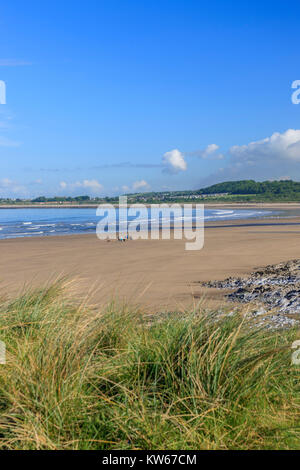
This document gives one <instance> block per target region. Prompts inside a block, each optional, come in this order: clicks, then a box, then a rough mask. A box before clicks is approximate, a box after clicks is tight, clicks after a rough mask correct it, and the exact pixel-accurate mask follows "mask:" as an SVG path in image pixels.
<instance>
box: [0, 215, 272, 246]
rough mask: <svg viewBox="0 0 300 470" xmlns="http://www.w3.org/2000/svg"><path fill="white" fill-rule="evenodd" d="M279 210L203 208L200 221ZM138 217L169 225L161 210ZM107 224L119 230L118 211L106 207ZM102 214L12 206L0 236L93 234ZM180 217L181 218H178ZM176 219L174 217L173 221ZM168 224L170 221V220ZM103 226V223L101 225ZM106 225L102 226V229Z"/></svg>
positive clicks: (144, 223)
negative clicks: (159, 213) (13, 207)
mask: <svg viewBox="0 0 300 470" xmlns="http://www.w3.org/2000/svg"><path fill="white" fill-rule="evenodd" d="M279 214H280V212H279V211H275V210H265V209H205V211H204V221H207V222H208V221H228V222H229V223H230V221H235V220H240V219H241V220H249V219H264V218H270V217H271V218H272V217H278V215H279ZM136 215H137V216H138V217H139V221H140V226H141V229H145V228H147V226H148V227H149V226H150V225H149V224H153V225H155V224H160V226H161V227H163V225H164V224H167V223H168V224H169V223H170V222H169V219H168V217H164V213H162V214H161V215H160V216H159V219H157V218H155V216H154V217H153V212H151V209H150V208H147V209H146V213H145V212H144V213H143V216H142V217H141V213H137V214H136ZM136 215H135V216H133V215H130V214H129V215H128V221H129V222H130V221H133V220H135V219H136ZM103 216H106V219H107V222H108V225H109V226H110V227H113V226H114V225H115V228H116V231H119V232H120V231H122V230H123V229H124V227H122V218H120V219H119V210H118V209H116V213H114V211H112V210H109V209H108V211H107V212H106V213H104V214H103ZM103 216H102V217H101V216H99V215H97V214H96V208H16V209H4V208H1V209H0V239H7V238H25V237H48V236H57V235H74V234H88V233H96V227H97V224H98V223H99V222H100V221H101V220H102V221H103ZM195 216H196V212H195V210H194V209H191V210H190V211H186V212H184V213H183V214H182V215H180V216H179V217H176V215H175V219H177V222H182V221H184V222H188V221H190V222H191V221H194V220H195ZM179 219H181V220H179ZM175 222H176V220H175ZM171 223H172V220H171ZM102 225H103V224H102ZM105 230H106V228H104V231H105Z"/></svg>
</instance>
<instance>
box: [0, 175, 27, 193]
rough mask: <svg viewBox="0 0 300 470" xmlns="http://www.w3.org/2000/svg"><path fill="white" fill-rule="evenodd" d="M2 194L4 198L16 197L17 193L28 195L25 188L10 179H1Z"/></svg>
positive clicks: (0, 190)
mask: <svg viewBox="0 0 300 470" xmlns="http://www.w3.org/2000/svg"><path fill="white" fill-rule="evenodd" d="M0 192H1V193H2V194H3V196H4V197H9V196H10V195H14V194H16V193H18V194H20V195H21V194H22V195H25V194H27V190H26V188H25V186H22V185H20V184H18V183H16V182H15V181H13V180H11V179H10V178H2V179H0Z"/></svg>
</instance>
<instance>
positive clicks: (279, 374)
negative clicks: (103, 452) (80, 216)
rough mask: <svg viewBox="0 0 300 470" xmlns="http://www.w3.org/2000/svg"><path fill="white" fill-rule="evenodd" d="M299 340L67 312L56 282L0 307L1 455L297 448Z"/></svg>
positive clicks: (200, 321)
mask: <svg viewBox="0 0 300 470" xmlns="http://www.w3.org/2000/svg"><path fill="white" fill-rule="evenodd" d="M297 334H298V333H297V331H288V332H287V331H285V332H281V333H280V332H279V333H278V332H277V333H274V332H273V333H268V332H266V331H258V330H256V329H253V328H249V325H248V324H246V322H245V320H243V317H242V316H239V315H238V314H237V315H236V316H234V317H229V318H228V317H227V318H225V319H222V320H217V319H216V317H215V316H214V315H213V314H210V315H207V314H205V313H203V312H201V310H200V308H199V310H195V311H190V312H186V313H184V314H183V313H180V314H179V313H174V314H172V315H166V316H161V315H160V316H159V317H158V318H157V319H155V320H154V319H153V317H152V318H149V317H147V316H145V315H143V313H142V312H140V311H134V310H133V309H129V308H127V307H124V306H123V307H119V306H118V305H117V304H115V303H112V304H111V305H110V306H108V307H107V308H106V309H105V311H101V310H97V309H91V308H87V307H84V306H76V304H75V303H74V304H72V303H71V302H70V300H69V299H68V298H67V297H66V295H65V293H64V286H63V283H61V282H58V283H56V284H53V285H51V286H50V287H48V288H45V289H44V290H41V291H39V292H37V291H35V292H27V293H26V294H24V295H23V296H21V297H20V298H17V299H15V300H13V301H9V302H8V301H5V300H3V301H2V302H1V306H0V338H1V340H2V341H5V343H6V347H7V364H6V365H0V448H1V449H299V448H300V393H299V391H300V385H299V377H300V369H299V368H297V366H291V349H290V346H291V343H292V341H293V340H294V339H296V338H297Z"/></svg>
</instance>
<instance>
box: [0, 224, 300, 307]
mask: <svg viewBox="0 0 300 470" xmlns="http://www.w3.org/2000/svg"><path fill="white" fill-rule="evenodd" d="M265 224H271V225H265ZM228 225H230V226H228ZM299 241H300V218H290V219H272V220H270V219H268V220H267V219H263V220H262V219H260V220H247V221H246V220H245V221H241V220H239V221H235V222H232V221H230V222H229V221H227V222H223V223H222V222H217V223H216V222H211V223H209V224H206V229H205V244H204V248H203V249H202V250H200V251H186V250H185V241H184V240H159V241H157V240H137V241H128V242H126V243H120V242H117V241H111V242H107V241H100V240H98V239H97V238H96V235H71V236H60V237H58V236H53V237H35V238H27V239H25V238H22V239H9V240H1V241H0V255H1V256H0V289H1V293H2V294H5V295H7V294H8V295H13V294H15V293H16V292H19V291H20V290H22V289H23V288H24V286H26V285H34V286H41V285H43V284H44V283H46V282H47V281H49V280H51V279H54V278H57V277H58V276H60V275H67V276H69V277H70V278H76V287H74V289H75V291H76V294H78V296H80V297H81V296H85V297H87V298H88V301H89V302H92V303H103V302H107V301H108V300H110V299H111V298H112V297H113V296H115V297H118V299H121V300H122V301H123V300H126V301H128V302H130V303H133V304H140V305H143V306H145V307H148V308H149V309H150V310H151V311H158V310H165V309H180V310H182V309H184V308H187V307H189V306H190V305H192V304H193V303H195V302H198V301H199V299H202V298H203V297H204V298H205V302H206V305H207V306H208V307H210V306H215V305H217V304H220V303H223V302H224V291H219V290H215V289H207V288H204V287H202V286H200V285H199V281H208V280H213V279H220V280H221V279H224V278H226V277H228V276H237V275H238V276H240V275H243V276H244V275H246V274H248V273H250V272H251V271H253V270H254V269H255V268H257V267H260V266H265V265H267V264H275V263H279V262H282V261H287V260H290V259H293V258H299V254H300V246H299Z"/></svg>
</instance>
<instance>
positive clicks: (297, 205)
mask: <svg viewBox="0 0 300 470" xmlns="http://www.w3.org/2000/svg"><path fill="white" fill-rule="evenodd" d="M106 204H109V205H112V206H114V207H119V204H111V203H100V204H96V203H95V204H3V205H0V209H94V208H97V207H98V206H99V205H106ZM166 204H172V203H166ZM174 204H175V203H174ZM179 204H188V205H195V204H203V205H204V206H205V207H207V208H211V209H214V208H216V209H218V208H220V207H230V208H233V209H238V208H241V207H242V208H245V209H247V208H249V209H252V208H260V209H263V208H266V209H269V208H274V209H276V208H278V209H289V208H298V209H300V202H248V203H246V202H238V203H237V202H234V203H230V202H219V203H217V202H214V203H213V202H208V203H205V202H198V203H196V202H184V203H179ZM128 205H130V204H128ZM144 205H145V206H146V207H148V208H149V207H151V206H158V205H159V204H144Z"/></svg>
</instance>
